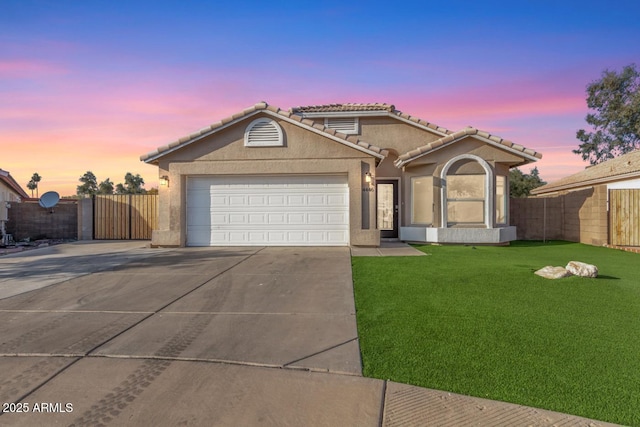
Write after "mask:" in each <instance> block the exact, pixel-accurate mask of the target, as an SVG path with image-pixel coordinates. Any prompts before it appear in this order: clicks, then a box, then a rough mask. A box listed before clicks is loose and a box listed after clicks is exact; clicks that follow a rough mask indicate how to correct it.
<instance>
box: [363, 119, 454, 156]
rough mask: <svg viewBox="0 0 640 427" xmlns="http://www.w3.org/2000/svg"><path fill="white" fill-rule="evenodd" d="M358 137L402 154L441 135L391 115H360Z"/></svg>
mask: <svg viewBox="0 0 640 427" xmlns="http://www.w3.org/2000/svg"><path fill="white" fill-rule="evenodd" d="M360 137H361V139H362V140H363V141H366V142H368V143H369V144H373V145H375V146H378V147H380V148H384V149H391V150H395V151H396V152H397V153H398V154H404V153H406V152H408V151H411V150H413V149H415V148H417V147H421V146H423V145H427V144H428V143H430V142H433V141H435V140H437V139H439V138H441V137H442V135H439V134H436V133H433V132H430V131H427V130H425V129H423V128H419V127H416V126H414V125H411V124H409V123H405V122H403V121H401V120H398V119H394V118H392V117H361V118H360Z"/></svg>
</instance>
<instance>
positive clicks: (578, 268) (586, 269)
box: [566, 261, 598, 278]
mask: <svg viewBox="0 0 640 427" xmlns="http://www.w3.org/2000/svg"><path fill="white" fill-rule="evenodd" d="M566 268H567V270H568V271H570V272H571V274H575V275H576V276H580V277H592V278H595V277H598V267H596V266H595V265H593V264H587V263H584V262H580V261H569V264H567V267H566Z"/></svg>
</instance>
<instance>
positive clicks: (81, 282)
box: [0, 242, 382, 425]
mask: <svg viewBox="0 0 640 427" xmlns="http://www.w3.org/2000/svg"><path fill="white" fill-rule="evenodd" d="M127 245H129V246H127ZM100 249H107V248H106V247H104V246H100V245H99V244H98V245H94V246H89V245H83V244H80V243H78V244H75V245H70V246H68V245H64V247H63V246H60V247H59V248H58V250H56V249H54V248H47V252H41V253H39V254H38V253H35V252H33V253H30V254H20V256H10V257H3V258H1V259H0V278H1V279H2V280H3V282H0V283H2V285H3V287H2V288H1V289H0V290H1V291H3V292H4V295H3V296H4V297H5V298H3V299H1V300H0V322H1V323H2V325H3V327H2V333H1V335H0V355H1V356H2V359H1V361H2V363H1V364H0V375H1V378H2V379H3V380H2V382H1V383H0V396H1V397H2V401H3V402H19V401H22V402H25V403H29V404H30V405H33V404H35V403H38V402H46V403H61V404H63V405H66V404H67V403H69V404H71V405H72V407H73V412H62V413H60V412H61V411H58V412H57V413H53V414H52V413H42V412H39V413H34V412H33V409H32V410H31V411H30V413H28V414H25V413H22V414H20V413H4V414H2V416H1V418H0V422H1V423H3V424H4V423H6V422H8V423H10V424H14V423H15V424H23V425H34V423H35V424H38V423H42V424H48V425H51V424H55V423H60V424H62V425H66V424H70V423H74V422H75V423H77V424H83V425H84V424H91V425H94V424H99V423H104V424H106V423H107V422H112V423H113V424H114V425H117V424H123V420H127V421H126V422H127V423H129V420H131V419H137V420H144V424H164V425H168V424H171V425H174V424H178V423H180V422H186V423H187V424H193V423H195V424H203V425H204V424H207V425H214V424H216V425H220V424H228V425H232V424H233V425H238V424H254V423H255V422H256V421H260V420H262V421H264V422H266V423H268V424H280V421H282V420H285V419H286V417H287V416H288V415H286V414H285V413H284V412H283V411H281V410H278V408H283V407H287V406H289V405H302V406H303V407H307V408H308V411H311V412H313V411H312V408H313V407H317V408H318V409H320V413H321V414H322V415H321V414H318V415H316V416H317V417H319V419H318V420H319V421H321V420H322V419H323V418H325V421H326V422H327V423H330V421H331V420H338V419H340V420H341V422H347V420H349V419H351V420H352V421H353V423H350V422H348V424H354V423H355V424H359V423H365V424H368V422H367V421H371V423H373V424H376V423H377V420H378V418H379V415H380V414H379V411H380V409H379V404H380V400H381V398H382V397H381V396H382V394H381V393H382V385H381V384H376V382H375V381H374V380H365V379H363V378H359V377H358V376H359V375H360V372H361V363H360V353H359V347H358V341H357V330H356V322H355V308H354V302H353V290H352V284H351V264H350V256H349V249H348V248H202V249H193V248H191V249H174V250H155V252H154V251H152V250H149V249H145V248H142V247H140V243H138V244H137V245H136V244H135V243H131V242H127V243H122V244H117V243H112V244H111V246H109V247H108V250H107V251H106V252H102V251H101V250H100ZM211 362H218V363H211ZM274 367H276V368H280V369H275V370H274V369H273V368H274ZM281 369H287V370H290V371H291V374H290V375H287V378H286V381H285V380H283V379H282V378H280V372H281ZM314 371H319V372H325V373H326V372H331V373H338V374H342V375H339V376H336V377H335V378H334V377H328V376H327V375H314V374H313V372H314ZM329 378H331V379H330V380H329ZM336 380H338V381H339V382H340V383H341V386H340V391H339V392H337V393H336V390H335V384H334V382H335V381H336ZM363 381H364V382H363ZM356 396H357V400H358V404H357V405H349V404H346V403H345V402H348V401H349V400H350V399H351V400H353V399H354V398H356ZM327 399H328V400H327ZM328 404H330V406H332V407H335V408H334V409H332V410H331V411H326V410H325V408H326V405H328ZM47 407H48V405H47ZM54 408H55V409H56V410H58V409H61V408H62V406H60V407H54ZM64 408H66V406H64ZM64 408H63V410H64ZM250 408H254V409H256V408H257V409H256V410H255V411H253V410H251V409H250ZM340 408H342V409H340ZM38 409H41V408H38ZM294 412H297V411H294ZM306 413H307V415H304V413H298V414H296V415H294V416H293V418H292V419H291V420H289V421H290V422H291V423H292V424H299V422H298V421H301V419H299V418H298V417H300V416H308V414H309V412H306ZM131 417H133V418H131ZM255 417H258V418H255ZM336 417H339V418H336ZM354 417H355V418H354ZM300 423H301V424H304V423H303V422H300ZM373 424H372V425H373Z"/></svg>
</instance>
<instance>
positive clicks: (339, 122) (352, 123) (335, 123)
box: [324, 117, 359, 135]
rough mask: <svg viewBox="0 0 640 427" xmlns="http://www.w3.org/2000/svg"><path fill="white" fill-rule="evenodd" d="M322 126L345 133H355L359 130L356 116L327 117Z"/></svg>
mask: <svg viewBox="0 0 640 427" xmlns="http://www.w3.org/2000/svg"><path fill="white" fill-rule="evenodd" d="M324 126H325V127H326V128H328V129H334V130H335V131H336V132H340V133H344V134H347V135H353V134H357V133H358V130H359V129H358V118H357V117H327V118H325V119H324Z"/></svg>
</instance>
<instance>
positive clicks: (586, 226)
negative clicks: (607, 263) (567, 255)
mask: <svg viewBox="0 0 640 427" xmlns="http://www.w3.org/2000/svg"><path fill="white" fill-rule="evenodd" d="M510 202H511V205H510V215H511V220H510V222H511V225H515V226H516V227H517V233H518V234H517V236H518V239H519V240H567V241H570V242H580V243H586V244H588V245H595V246H602V245H606V244H607V243H608V242H609V226H608V222H609V215H608V210H607V186H606V185H598V186H594V187H590V188H587V189H582V190H577V191H572V192H567V193H564V194H559V195H555V196H547V197H530V198H526V199H519V198H518V199H511V201H510Z"/></svg>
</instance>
